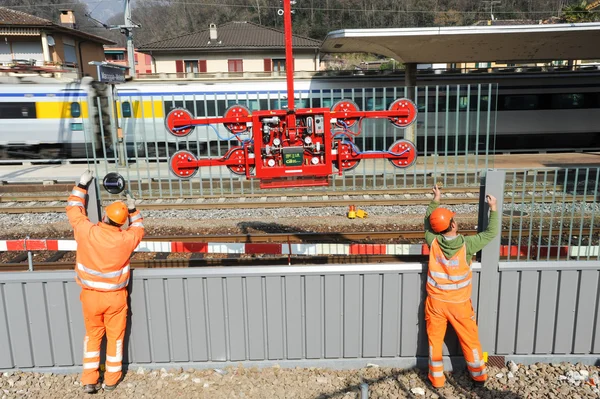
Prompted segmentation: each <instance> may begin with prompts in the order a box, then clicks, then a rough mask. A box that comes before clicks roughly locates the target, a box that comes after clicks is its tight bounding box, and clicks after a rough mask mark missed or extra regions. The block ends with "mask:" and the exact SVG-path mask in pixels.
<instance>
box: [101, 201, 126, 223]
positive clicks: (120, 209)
mask: <svg viewBox="0 0 600 399" xmlns="http://www.w3.org/2000/svg"><path fill="white" fill-rule="evenodd" d="M106 217H108V218H109V219H110V220H112V221H113V222H114V223H116V224H118V225H122V224H125V222H126V221H127V218H128V217H129V211H128V210H127V205H125V203H124V202H123V201H115V202H113V203H112V204H110V205H109V206H107V207H106Z"/></svg>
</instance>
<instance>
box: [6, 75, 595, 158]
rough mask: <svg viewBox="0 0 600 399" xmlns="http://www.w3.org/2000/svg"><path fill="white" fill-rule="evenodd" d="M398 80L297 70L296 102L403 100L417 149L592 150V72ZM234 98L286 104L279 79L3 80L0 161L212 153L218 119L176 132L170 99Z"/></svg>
mask: <svg viewBox="0 0 600 399" xmlns="http://www.w3.org/2000/svg"><path fill="white" fill-rule="evenodd" d="M403 83H404V80H403V77H402V76H389V77H385V76H376V77H367V76H362V77H360V76H346V77H319V78H312V79H296V80H295V85H294V88H295V97H296V98H295V104H296V107H297V108H315V107H331V106H332V105H333V104H335V103H336V102H337V101H339V100H341V99H349V100H352V101H354V102H355V103H356V104H357V106H358V108H359V109H361V110H383V109H387V108H388V107H389V105H390V104H391V103H392V102H393V101H394V100H396V99H397V98H402V97H407V98H411V99H413V101H415V103H416V104H417V107H418V109H419V115H418V118H417V124H416V127H415V137H416V145H417V149H418V150H419V151H420V152H423V151H428V152H430V151H437V152H448V153H449V154H455V153H456V154H462V153H465V152H473V151H479V150H482V149H484V147H487V148H488V149H489V150H490V151H496V152H498V151H519V150H545V149H596V148H600V71H570V72H552V73H535V74H528V73H519V74H501V73H498V74H493V73H492V74H485V75H483V74H476V75H474V74H473V75H471V74H458V75H429V76H419V80H418V87H417V88H405V87H404V86H403ZM234 104H241V105H243V106H245V107H247V108H248V109H249V110H250V111H254V110H259V109H281V108H285V107H286V106H287V89H286V82H285V80H282V79H279V80H245V81H244V80H229V81H210V82H209V81H201V80H164V81H143V80H137V81H130V82H127V83H124V84H119V85H116V86H114V88H113V87H111V86H110V85H106V84H103V83H99V82H93V81H92V80H91V79H90V78H84V79H82V81H80V82H61V81H59V80H56V79H51V78H32V79H17V78H0V158H7V157H17V158H24V157H35V158H58V157H60V158H78V157H87V156H89V155H90V154H91V153H92V152H96V154H98V155H105V156H113V154H114V149H115V148H119V146H118V142H119V140H120V138H122V140H123V142H124V144H125V146H124V147H125V148H127V149H128V155H129V156H130V157H135V156H142V155H149V156H152V155H156V154H158V155H161V156H162V155H169V154H170V153H172V151H174V150H175V149H178V148H179V147H180V146H184V147H186V148H191V149H197V150H199V151H204V152H205V153H206V152H208V154H210V155H217V153H222V152H223V151H221V146H222V145H223V144H224V143H226V142H227V141H228V140H231V139H232V138H233V137H232V135H231V134H230V133H229V132H228V131H227V130H226V129H225V128H224V127H223V126H212V127H210V126H202V127H197V128H196V130H195V132H194V133H193V134H191V135H189V136H188V137H186V138H184V139H180V140H177V138H176V137H174V136H173V135H171V134H170V133H168V132H167V130H166V129H165V127H164V118H165V116H166V115H167V113H168V112H169V111H170V110H172V109H173V108H177V107H184V108H186V109H188V110H189V111H190V112H191V113H192V114H193V115H196V116H197V117H205V116H222V115H224V114H225V112H226V110H227V109H228V108H229V107H230V106H232V105H234ZM358 126H360V128H361V129H362V132H361V134H360V136H358V138H357V139H356V140H357V144H358V146H359V147H361V148H362V149H363V150H368V149H375V148H377V149H381V148H387V146H388V145H389V144H390V143H392V142H393V141H395V140H396V139H399V138H402V137H403V135H404V131H403V130H401V129H397V128H395V127H394V126H393V125H391V124H389V122H387V121H386V120H371V121H365V122H364V123H363V124H358ZM208 144H210V145H208ZM207 149H208V150H207Z"/></svg>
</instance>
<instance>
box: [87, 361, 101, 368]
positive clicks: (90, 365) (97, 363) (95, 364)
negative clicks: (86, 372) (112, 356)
mask: <svg viewBox="0 0 600 399" xmlns="http://www.w3.org/2000/svg"><path fill="white" fill-rule="evenodd" d="M98 367H100V362H91V363H83V368H84V369H97V368H98Z"/></svg>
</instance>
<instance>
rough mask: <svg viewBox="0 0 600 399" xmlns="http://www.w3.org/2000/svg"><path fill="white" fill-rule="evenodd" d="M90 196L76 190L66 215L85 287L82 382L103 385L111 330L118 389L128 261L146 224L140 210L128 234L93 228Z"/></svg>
mask: <svg viewBox="0 0 600 399" xmlns="http://www.w3.org/2000/svg"><path fill="white" fill-rule="evenodd" d="M85 195H86V190H85V189H82V188H80V187H77V186H75V187H74V188H73V191H71V195H70V196H69V199H68V203H67V217H68V218H69V222H70V223H71V225H72V226H73V230H74V233H75V241H77V258H76V263H77V265H76V267H75V271H76V272H77V277H76V280H77V283H78V284H79V285H80V286H81V288H82V289H81V295H80V299H81V304H82V307H83V318H84V323H85V331H86V335H85V338H84V341H83V374H82V376H81V382H82V384H83V385H88V384H96V383H97V382H98V378H99V372H98V368H99V366H100V344H101V342H102V337H103V336H104V333H105V332H106V373H105V374H104V382H105V383H106V385H115V384H116V383H117V382H119V379H120V378H121V367H122V361H123V337H124V336H125V325H126V323H127V310H128V306H127V284H128V283H129V258H130V256H131V253H132V252H133V250H134V249H135V248H136V247H137V246H138V244H139V243H140V241H141V240H142V238H143V237H144V225H143V224H142V222H143V219H142V215H141V214H140V213H139V211H135V212H133V213H131V214H129V227H128V228H127V230H121V228H120V227H116V226H111V225H108V224H106V223H103V222H99V223H98V224H93V223H92V222H90V220H89V219H88V217H87V216H86V214H85Z"/></svg>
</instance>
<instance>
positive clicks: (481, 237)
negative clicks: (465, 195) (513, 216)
mask: <svg viewBox="0 0 600 399" xmlns="http://www.w3.org/2000/svg"><path fill="white" fill-rule="evenodd" d="M485 200H486V202H487V203H488V205H489V206H490V218H489V223H488V226H487V228H486V229H485V230H484V231H482V232H481V233H478V234H475V235H474V236H467V237H465V244H466V245H467V252H468V253H470V254H474V253H476V252H478V251H481V250H482V249H483V247H485V246H486V245H487V244H488V243H489V242H490V241H492V240H493V239H494V237H496V236H497V235H498V230H499V224H500V218H499V216H498V211H497V208H496V202H497V201H496V197H494V196H493V195H486V197H485Z"/></svg>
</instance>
